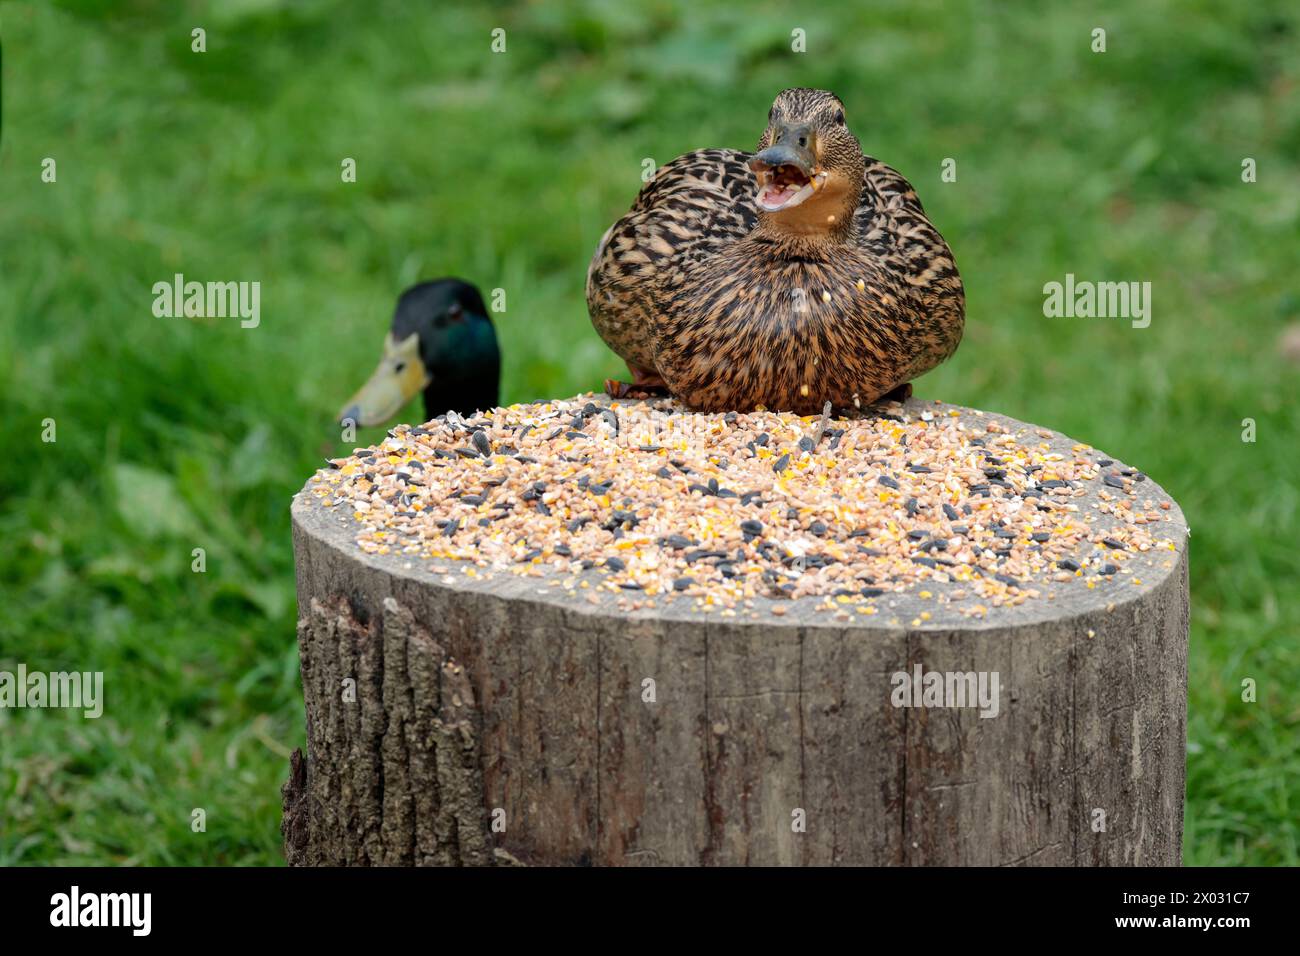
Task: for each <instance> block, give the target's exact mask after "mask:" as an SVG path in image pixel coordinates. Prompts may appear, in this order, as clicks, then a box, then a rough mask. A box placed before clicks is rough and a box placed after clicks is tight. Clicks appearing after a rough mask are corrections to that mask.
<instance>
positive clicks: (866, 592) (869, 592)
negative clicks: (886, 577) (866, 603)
mask: <svg viewBox="0 0 1300 956" xmlns="http://www.w3.org/2000/svg"><path fill="white" fill-rule="evenodd" d="M858 593H859V594H861V595H862V596H863V597H868V598H873V597H880V595H882V594H884V593H885V589H884V588H863V589H862V590H861V591H859V592H858Z"/></svg>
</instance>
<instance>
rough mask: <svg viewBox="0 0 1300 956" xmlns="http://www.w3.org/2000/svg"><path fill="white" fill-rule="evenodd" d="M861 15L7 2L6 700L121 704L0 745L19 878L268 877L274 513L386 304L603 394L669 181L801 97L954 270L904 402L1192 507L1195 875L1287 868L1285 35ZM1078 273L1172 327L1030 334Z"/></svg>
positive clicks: (1284, 26) (1, 327)
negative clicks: (45, 680) (806, 91)
mask: <svg viewBox="0 0 1300 956" xmlns="http://www.w3.org/2000/svg"><path fill="white" fill-rule="evenodd" d="M838 6H841V5H833V6H831V7H820V6H817V5H813V6H808V5H790V7H789V8H788V11H783V10H782V9H781V8H779V7H776V6H772V5H761V6H760V7H759V8H758V9H754V8H753V5H750V4H735V3H705V2H699V0H693V2H685V0H683V2H675V0H652V2H648V3H641V4H617V5H610V7H609V9H606V6H605V5H603V4H597V3H594V2H593V3H579V2H547V3H545V4H541V3H533V4H527V5H522V4H521V5H519V6H511V7H508V6H499V7H494V6H492V5H489V4H476V5H473V6H467V7H466V8H465V9H464V10H461V11H456V12H455V13H454V14H453V12H452V11H451V10H450V9H449V10H447V11H446V12H445V13H442V14H436V15H435V14H434V13H431V12H430V13H422V14H419V15H417V14H416V10H417V8H418V7H419V5H414V4H410V3H404V2H402V3H399V2H391V3H388V2H378V3H366V4H344V3H324V2H296V3H293V4H289V3H287V2H277V0H242V2H238V3H236V2H226V3H213V4H210V5H209V4H203V3H180V4H177V3H163V2H161V0H160V2H156V3H153V2H145V0H133V2H126V3H111V2H109V0H86V2H72V0H65V2H61V3H54V4H49V3H26V2H23V3H3V4H0V18H2V19H0V31H2V32H0V41H2V42H3V50H4V63H3V107H4V127H3V140H2V141H0V216H2V217H3V218H2V220H0V222H2V223H3V228H2V230H0V407H2V408H3V414H2V415H0V448H2V449H3V452H4V453H3V455H0V542H2V544H0V582H3V585H2V586H3V589H4V592H3V594H2V595H0V600H2V601H3V605H2V607H3V613H0V670H2V669H9V670H12V669H14V667H16V665H17V664H18V663H19V662H25V663H27V664H28V666H29V667H31V668H33V669H42V670H60V669H77V670H102V671H104V672H105V675H106V678H105V680H106V688H107V689H106V693H107V696H108V700H107V706H106V712H105V715H104V716H103V717H102V718H101V719H99V720H98V721H88V720H83V719H80V718H79V717H73V716H70V715H68V714H66V713H65V712H58V711H12V710H0V863H10V864H12V863H22V864H30V863H128V862H129V863H161V864H197V863H208V864H271V863H277V862H279V861H280V859H281V857H280V850H279V843H280V841H279V833H278V822H279V786H280V783H281V782H282V781H283V779H284V777H285V775H286V768H287V764H286V759H285V758H286V753H287V751H288V750H289V749H291V748H293V747H295V746H299V745H301V744H302V741H303V713H302V703H301V696H300V691H299V688H298V675H297V653H296V648H295V644H294V620H295V604H294V597H293V563H292V555H291V551H290V541H289V525H288V504H289V498H290V495H292V494H293V493H294V491H295V490H297V488H299V487H300V486H301V484H302V483H303V481H304V480H305V479H306V477H307V476H308V475H309V474H310V473H311V471H312V470H313V469H314V468H315V466H316V465H317V464H319V463H320V461H321V459H322V457H324V456H325V455H328V454H334V453H337V452H339V451H340V450H341V449H342V448H343V447H344V446H343V445H342V444H341V443H340V442H339V441H338V438H339V435H338V432H337V430H336V428H335V426H334V425H333V423H332V413H333V412H334V411H335V410H336V409H337V408H338V407H339V405H340V404H341V402H342V401H343V400H344V399H345V398H346V397H347V395H348V394H349V393H350V392H351V390H352V389H353V388H354V387H355V386H356V385H357V384H358V383H359V382H360V380H361V379H362V377H363V376H364V375H365V374H366V373H368V371H369V369H370V366H371V364H372V363H373V361H374V359H375V358H376V357H377V354H378V349H379V343H380V339H381V337H382V334H383V332H384V329H385V327H386V323H387V321H388V318H389V316H390V312H391V308H392V303H393V300H394V297H395V295H396V293H397V292H398V291H399V290H400V289H402V288H403V287H405V286H406V285H407V284H409V283H411V282H413V281H414V280H416V279H419V278H429V277H434V276H438V275H448V274H451V275H460V276H464V277H467V278H469V279H471V280H472V281H474V282H476V283H478V284H479V285H480V286H482V287H483V288H484V289H493V288H503V289H505V290H506V294H507V304H508V310H507V311H506V312H505V313H504V314H501V315H498V316H497V317H496V318H497V322H498V328H499V330H500V335H501V338H502V342H503V349H504V353H505V370H504V373H505V374H504V382H505V385H504V395H503V398H504V399H505V400H507V401H516V400H525V399H531V398H535V397H538V396H542V395H555V394H571V393H573V392H575V391H578V390H582V389H590V388H594V387H598V384H599V382H600V381H601V380H602V379H603V378H604V377H605V376H607V375H611V374H614V373H617V372H618V371H619V370H620V369H619V365H618V362H617V360H616V359H615V358H614V357H613V356H612V355H611V354H610V353H608V352H607V351H606V350H605V349H604V348H603V347H602V345H601V344H600V342H599V341H598V339H597V338H596V336H595V334H594V332H593V331H592V330H591V328H590V325H589V323H588V321H587V318H586V310H585V307H584V304H583V279H584V276H585V270H586V266H587V260H588V257H589V256H590V253H591V251H592V248H593V247H594V245H595V242H596V240H597V239H598V238H599V236H600V234H601V232H602V231H603V229H604V228H605V226H606V225H608V223H609V222H611V221H612V220H613V219H614V218H615V217H616V216H617V215H618V214H620V213H621V212H622V211H623V210H624V209H625V208H626V207H627V205H628V204H629V203H630V201H631V199H632V197H633V196H634V194H635V192H636V190H637V189H638V188H639V186H640V172H641V162H642V159H643V158H645V157H650V158H652V159H653V160H654V161H655V162H657V163H662V162H665V161H667V160H669V159H671V158H672V157H674V156H676V155H678V154H680V153H682V152H685V151H687V150H689V149H692V148H696V147H701V146H706V145H728V146H749V145H752V144H753V142H754V141H755V140H756V139H757V137H758V135H759V133H760V132H761V128H762V126H763V123H764V121H765V117H766V111H767V107H768V105H769V104H770V101H771V99H772V98H773V96H774V95H775V94H776V92H778V91H779V90H780V89H782V88H784V87H787V86H796V85H815V86H825V87H828V88H831V89H834V90H836V91H837V92H838V93H839V94H840V95H841V96H842V97H843V98H844V100H845V102H846V103H847V105H848V115H849V122H850V125H852V126H853V128H854V129H855V131H856V132H857V133H858V134H859V137H860V138H861V139H862V141H863V144H864V146H865V148H866V149H867V150H868V151H869V152H871V153H873V154H874V155H877V156H879V157H881V158H882V159H884V160H886V161H887V162H889V163H891V164H892V165H894V166H896V167H897V168H898V169H900V170H901V171H903V173H904V174H905V175H907V176H909V178H911V179H912V181H913V182H914V183H915V184H916V186H917V188H918V191H919V192H920V194H921V196H922V198H923V200H924V201H925V203H926V207H927V210H928V211H929V212H930V214H931V216H932V217H933V219H934V220H935V222H936V223H937V224H938V225H939V227H940V229H941V230H942V231H943V232H944V234H945V235H946V236H947V237H948V239H949V241H950V242H951V244H952V247H953V249H954V251H955V253H956V256H957V261H958V263H959V265H960V268H961V271H962V274H963V276H964V278H965V281H966V288H967V296H968V305H969V311H968V325H967V328H968V332H967V337H966V341H965V342H964V343H963V345H962V347H961V349H960V351H959V352H958V354H957V356H956V357H955V358H954V359H953V360H952V361H951V362H950V363H949V364H947V365H946V366H944V367H943V368H941V369H939V370H938V371H936V372H934V373H932V374H931V375H930V376H928V377H926V378H925V379H923V380H922V381H921V382H920V383H918V393H919V394H921V395H923V396H934V397H943V398H944V399H947V400H949V401H953V402H958V403H962V404H968V405H975V406H980V407H984V408H988V409H993V410H996V411H1000V412H1004V413H1007V414H1010V415H1013V416H1015V417H1018V418H1022V419H1027V420H1031V421H1035V422H1039V423H1042V424H1044V425H1049V426H1051V427H1053V428H1059V429H1061V430H1063V431H1065V432H1068V433H1070V434H1072V435H1074V436H1076V437H1078V438H1079V439H1080V440H1084V441H1088V442H1090V443H1092V444H1095V445H1096V446H1098V447H1099V448H1102V449H1104V450H1106V451H1107V452H1109V453H1111V454H1113V455H1115V456H1117V457H1120V458H1123V459H1125V460H1129V461H1133V462H1136V463H1138V464H1140V465H1141V466H1142V467H1143V468H1144V469H1146V470H1147V471H1148V472H1149V473H1150V474H1151V475H1152V476H1153V477H1154V478H1155V479H1156V480H1157V481H1159V482H1160V483H1161V484H1163V485H1164V486H1165V487H1166V488H1167V489H1168V490H1169V491H1170V492H1171V493H1172V494H1173V495H1174V496H1175V497H1176V498H1177V499H1178V500H1179V501H1180V502H1181V503H1182V505H1183V507H1184V508H1185V510H1186V513H1187V515H1188V518H1189V520H1190V522H1191V525H1192V528H1193V532H1194V534H1193V538H1192V545H1191V547H1192V595H1193V611H1192V635H1191V663H1190V704H1189V729H1188V732H1189V738H1190V742H1191V753H1190V755H1189V758H1188V761H1189V763H1188V778H1187V788H1188V803H1187V819H1186V824H1187V825H1186V837H1185V858H1186V860H1187V862H1189V863H1196V864H1250V863H1253V864H1296V863H1297V862H1300V847H1298V845H1297V844H1298V842H1300V824H1298V823H1297V821H1300V789H1298V788H1297V783H1298V781H1300V746H1297V740H1298V738H1300V600H1298V597H1300V587H1298V586H1297V581H1298V580H1300V556H1298V554H1300V552H1298V551H1297V532H1298V530H1300V522H1298V521H1297V505H1298V503H1300V492H1298V490H1297V461H1298V459H1300V456H1298V455H1297V451H1296V449H1297V442H1300V411H1298V406H1297V404H1296V402H1295V400H1294V399H1295V395H1296V385H1297V382H1296V379H1297V369H1296V367H1295V366H1294V365H1289V364H1288V363H1287V361H1286V360H1285V358H1284V357H1283V356H1282V354H1281V351H1280V349H1279V347H1278V344H1277V343H1278V338H1279V335H1280V334H1281V333H1282V331H1283V329H1284V328H1286V327H1287V326H1288V325H1289V324H1291V323H1294V322H1296V321H1297V312H1300V294H1298V293H1297V291H1296V286H1295V266H1296V253H1297V248H1298V246H1300V243H1298V241H1297V240H1298V239H1300V229H1298V221H1297V220H1298V219H1300V164H1298V162H1297V157H1300V96H1297V95H1296V93H1295V91H1296V88H1297V84H1300V57H1298V56H1297V50H1300V46H1298V45H1297V44H1298V41H1300V12H1298V11H1297V10H1296V7H1295V5H1294V4H1293V3H1286V2H1283V0H1274V2H1259V3H1252V4H1223V3H1218V2H1213V0H1197V2H1182V3H1179V2H1174V0H1158V2H1152V3H1144V4H1140V5H1138V4H1121V3H1114V4H1101V5H1099V6H1096V7H1095V8H1094V9H1093V10H1091V11H1085V10H1082V9H1081V10H1077V11H1071V10H1069V9H1068V8H1066V7H1060V8H1051V9H1042V5H1039V4H1024V5H1023V6H1022V7H1019V8H1016V9H1008V5H1007V4H1003V3H994V2H992V0H990V2H987V3H971V4H945V5H939V4H937V3H913V2H901V0H900V2H897V3H885V4H878V5H872V6H873V7H874V9H873V10H871V11H870V12H868V11H867V10H866V9H865V5H861V6H862V9H861V12H857V13H853V14H849V13H847V12H839V11H838V9H837V7H838ZM843 6H847V5H843ZM854 6H855V8H857V7H859V6H860V5H854ZM428 9H430V10H432V9H435V8H434V7H431V8H428ZM195 26H202V27H204V28H205V29H206V30H207V37H208V52H207V53H205V54H195V53H192V52H190V30H191V29H192V28H193V27H195ZM1095 26H1102V27H1105V28H1106V29H1107V31H1108V37H1107V40H1108V50H1107V52H1106V53H1104V54H1094V53H1092V52H1090V50H1089V34H1090V31H1091V30H1092V28H1093V27H1095ZM494 27H503V28H504V29H505V30H506V31H507V44H508V45H507V52H506V53H504V54H499V55H494V54H492V53H490V52H489V48H488V43H489V32H490V30H491V29H492V28H494ZM796 27H798V28H802V29H804V30H806V31H807V49H808V52H807V53H804V54H795V53H792V52H790V42H789V37H790V31H791V30H792V29H794V28H796ZM1247 156H1249V157H1253V158H1254V159H1255V160H1256V161H1257V162H1258V170H1259V181H1258V182H1256V183H1254V184H1245V183H1243V182H1242V181H1241V177H1240V168H1241V161H1242V158H1243V157H1247ZM45 157H53V158H54V159H55V160H56V161H57V164H58V165H57V173H58V181H57V183H53V184H49V183H43V182H42V181H41V179H40V171H41V162H42V159H43V158H45ZM344 157H354V158H355V159H356V160H357V164H358V173H359V179H358V182H357V183H355V184H344V183H342V182H341V181H340V175H339V169H340V162H341V160H342V159H343V158H344ZM945 157H953V158H955V159H956V160H957V172H958V178H957V182H955V183H943V182H941V181H940V178H939V173H940V164H941V162H942V160H943V159H944V158H945ZM176 272H183V273H184V274H185V275H186V276H187V277H190V278H195V279H200V280H207V279H221V280H258V281H260V282H261V283H262V322H261V325H260V327H258V328H256V329H248V330H245V329H241V328H240V327H239V324H238V322H237V321H236V320H185V319H173V320H167V319H157V318H154V317H153V315H152V313H151V303H152V296H151V293H150V288H151V286H152V284H153V283H154V282H157V281H159V280H165V279H168V278H169V277H170V276H171V275H172V274H173V273H176ZM1067 272H1073V273H1074V274H1075V275H1076V276H1078V277H1079V278H1081V279H1096V280H1100V279H1112V280H1119V279H1125V280H1143V281H1150V282H1151V283H1152V284H1153V287H1154V292H1153V295H1154V313H1153V321H1152V324H1151V326H1150V328H1147V329H1142V330H1137V329H1132V328H1130V327H1129V325H1128V324H1127V323H1126V322H1123V321H1116V320H1101V319H1093V320H1084V319H1054V320H1049V319H1046V318H1044V317H1043V315H1042V308H1041V307H1042V286H1043V284H1044V283H1045V282H1048V281H1052V280H1060V279H1062V278H1063V277H1064V275H1065V273H1067ZM418 413H419V410H418V408H417V407H415V406H413V407H412V408H409V409H407V411H406V414H405V418H406V419H407V420H413V419H414V418H415V417H416V416H417V415H418ZM46 418H53V419H55V421H56V422H57V429H58V431H57V438H58V440H57V442H56V443H53V444H48V443H43V442H42V441H41V422H42V420H43V419H46ZM1245 418H1253V419H1255V421H1256V422H1257V427H1258V441H1256V442H1255V443H1253V444H1248V443H1243V442H1242V441H1241V429H1242V420H1243V419H1245ZM359 437H360V438H361V439H362V440H365V439H367V438H369V437H372V433H371V432H366V433H363V434H362V435H361V436H359ZM196 547H202V548H204V549H206V552H207V571H206V573H203V574H195V573H193V572H192V571H191V570H190V561H191V557H190V554H191V549H193V548H196ZM1247 677H1249V678H1253V679H1254V680H1256V681H1257V682H1258V686H1259V691H1258V695H1259V696H1258V702H1257V703H1253V704H1247V703H1243V702H1242V701H1241V699H1240V693H1241V692H1240V685H1241V681H1242V679H1243V678H1247ZM196 807H201V808H204V809H205V810H206V812H207V824H208V826H207V831H206V832H205V833H197V834H196V833H192V832H191V830H190V814H191V811H192V810H193V809H194V808H196Z"/></svg>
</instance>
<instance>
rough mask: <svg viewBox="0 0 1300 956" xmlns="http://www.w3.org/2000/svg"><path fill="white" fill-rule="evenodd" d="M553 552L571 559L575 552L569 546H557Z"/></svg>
mask: <svg viewBox="0 0 1300 956" xmlns="http://www.w3.org/2000/svg"><path fill="white" fill-rule="evenodd" d="M551 550H552V551H554V552H555V553H556V554H559V555H563V556H564V557H566V558H567V557H569V556H570V555H571V554H573V550H572V549H571V548H570V547H569V546H568V545H567V544H557V545H556V546H555V547H554V548H552V549H551Z"/></svg>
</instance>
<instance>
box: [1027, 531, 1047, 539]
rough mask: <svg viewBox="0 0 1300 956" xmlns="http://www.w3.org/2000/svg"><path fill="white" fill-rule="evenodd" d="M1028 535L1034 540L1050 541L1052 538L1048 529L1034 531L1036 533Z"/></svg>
mask: <svg viewBox="0 0 1300 956" xmlns="http://www.w3.org/2000/svg"><path fill="white" fill-rule="evenodd" d="M1030 537H1031V538H1032V539H1033V540H1034V541H1050V540H1052V534H1051V532H1050V531H1038V532H1036V533H1034V534H1032V535H1030Z"/></svg>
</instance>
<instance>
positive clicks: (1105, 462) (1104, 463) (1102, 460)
mask: <svg viewBox="0 0 1300 956" xmlns="http://www.w3.org/2000/svg"><path fill="white" fill-rule="evenodd" d="M1097 464H1098V465H1100V466H1101V467H1102V468H1105V467H1107V466H1108V465H1113V464H1115V462H1114V460H1113V459H1110V458H1100V459H1098V461H1097Z"/></svg>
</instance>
